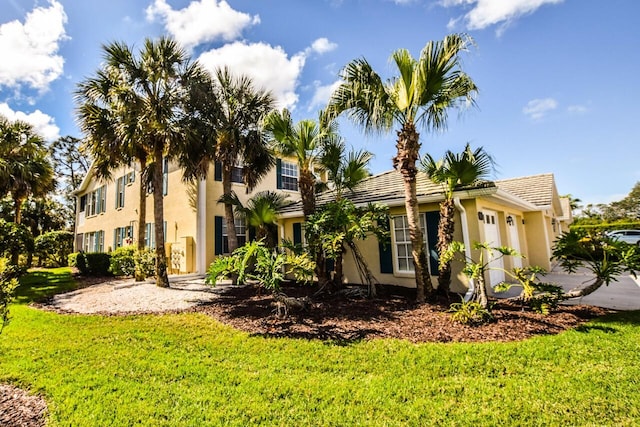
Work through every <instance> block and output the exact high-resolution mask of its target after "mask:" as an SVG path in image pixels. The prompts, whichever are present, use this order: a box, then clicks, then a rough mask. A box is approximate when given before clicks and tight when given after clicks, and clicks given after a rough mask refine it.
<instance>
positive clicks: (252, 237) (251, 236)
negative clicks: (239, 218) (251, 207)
mask: <svg viewBox="0 0 640 427" xmlns="http://www.w3.org/2000/svg"><path fill="white" fill-rule="evenodd" d="M248 228H249V240H247V241H248V242H253V241H254V240H256V228H255V227H248Z"/></svg>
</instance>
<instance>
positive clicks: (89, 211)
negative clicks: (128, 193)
mask: <svg viewBox="0 0 640 427" xmlns="http://www.w3.org/2000/svg"><path fill="white" fill-rule="evenodd" d="M86 203H87V206H86V209H85V215H86V216H93V215H97V214H99V213H102V212H105V211H106V210H107V187H106V186H105V185H103V186H102V187H100V188H98V189H96V190H94V191H93V192H91V193H89V194H87V202H86Z"/></svg>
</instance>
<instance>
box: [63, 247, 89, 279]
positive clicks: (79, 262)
mask: <svg viewBox="0 0 640 427" xmlns="http://www.w3.org/2000/svg"><path fill="white" fill-rule="evenodd" d="M68 260H69V267H76V268H77V269H78V270H80V274H89V267H87V260H86V258H85V257H84V252H74V253H71V254H69V257H68Z"/></svg>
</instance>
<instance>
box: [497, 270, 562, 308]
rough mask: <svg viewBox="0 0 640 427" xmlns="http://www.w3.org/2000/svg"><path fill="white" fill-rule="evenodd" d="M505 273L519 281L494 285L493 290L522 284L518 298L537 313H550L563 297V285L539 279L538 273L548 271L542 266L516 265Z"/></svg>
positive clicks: (503, 290) (541, 273)
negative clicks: (523, 266)
mask: <svg viewBox="0 0 640 427" xmlns="http://www.w3.org/2000/svg"><path fill="white" fill-rule="evenodd" d="M505 273H506V274H507V275H508V276H509V277H511V278H512V279H515V280H516V281H517V282H518V283H507V282H502V283H499V284H497V285H496V286H494V288H493V290H494V291H495V292H506V291H508V290H509V289H511V288H512V287H513V286H520V287H521V288H522V291H521V292H520V295H518V297H516V299H517V300H519V301H520V302H521V303H522V304H524V305H526V306H528V307H529V308H531V309H532V310H533V311H535V312H537V313H541V314H548V313H549V310H550V309H552V308H555V307H557V306H558V303H559V302H560V301H562V299H563V298H562V297H563V294H564V291H563V289H562V287H561V286H558V285H555V284H553V283H544V282H540V281H539V280H538V275H544V274H545V273H546V272H545V270H544V269H543V268H541V267H537V266H532V267H525V268H522V267H516V268H514V269H513V270H512V271H506V270H505Z"/></svg>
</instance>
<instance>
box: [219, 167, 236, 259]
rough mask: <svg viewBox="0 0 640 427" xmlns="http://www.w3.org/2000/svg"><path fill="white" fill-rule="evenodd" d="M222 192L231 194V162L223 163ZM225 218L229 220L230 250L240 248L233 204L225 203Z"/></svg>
mask: <svg viewBox="0 0 640 427" xmlns="http://www.w3.org/2000/svg"><path fill="white" fill-rule="evenodd" d="M222 193H223V194H224V195H225V196H230V195H231V166H230V164H229V163H225V164H223V165H222ZM224 218H225V220H226V222H227V242H228V243H229V252H233V251H235V250H236V249H238V236H237V234H236V221H235V218H234V217H233V205H232V204H230V203H225V204H224Z"/></svg>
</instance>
